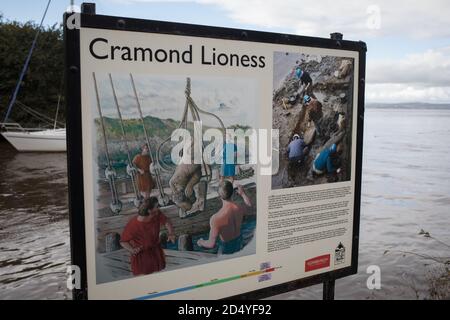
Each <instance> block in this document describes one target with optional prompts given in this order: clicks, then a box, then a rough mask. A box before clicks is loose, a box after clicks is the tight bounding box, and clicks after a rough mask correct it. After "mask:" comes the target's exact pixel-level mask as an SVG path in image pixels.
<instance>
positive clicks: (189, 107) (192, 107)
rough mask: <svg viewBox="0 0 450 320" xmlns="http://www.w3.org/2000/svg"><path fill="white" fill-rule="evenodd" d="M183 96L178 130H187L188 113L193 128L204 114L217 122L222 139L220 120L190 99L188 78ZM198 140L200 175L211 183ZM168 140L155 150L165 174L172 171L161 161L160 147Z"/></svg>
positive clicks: (223, 132) (165, 141) (223, 131)
mask: <svg viewBox="0 0 450 320" xmlns="http://www.w3.org/2000/svg"><path fill="white" fill-rule="evenodd" d="M185 96H186V103H185V107H184V111H183V116H182V118H181V121H180V124H179V126H178V128H184V129H187V127H188V116H189V112H190V114H191V117H192V120H193V122H194V126H195V125H196V124H197V123H201V118H200V114H204V115H207V116H211V117H213V118H215V119H216V120H217V121H218V122H219V125H220V129H221V131H222V135H223V137H224V136H225V130H226V129H225V125H224V124H223V121H222V119H220V118H219V117H218V116H217V115H215V114H214V113H211V112H208V111H205V110H203V109H201V108H199V107H198V105H197V104H196V103H195V101H194V99H192V97H191V79H190V78H189V77H188V78H186V89H185ZM200 129H201V128H200ZM200 132H202V131H200ZM199 138H200V141H202V154H201V157H202V175H203V176H204V177H206V179H207V181H211V177H212V173H211V170H210V168H209V166H207V165H206V163H205V159H204V152H203V151H204V143H203V139H202V137H199ZM170 140H171V137H168V138H166V139H165V140H164V141H163V142H162V143H161V144H160V145H159V147H158V149H157V153H156V162H157V164H158V166H160V167H161V168H163V170H165V171H167V172H171V171H173V170H172V168H170V167H168V166H166V165H165V163H164V161H163V160H162V159H161V150H162V147H163V146H164V145H165V144H166V143H167V142H168V141H170Z"/></svg>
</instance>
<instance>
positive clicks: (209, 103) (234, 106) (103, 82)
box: [97, 74, 258, 127]
mask: <svg viewBox="0 0 450 320" xmlns="http://www.w3.org/2000/svg"><path fill="white" fill-rule="evenodd" d="M112 77H113V79H114V80H113V81H114V88H115V90H116V94H117V97H118V102H119V104H120V111H121V114H122V117H123V118H138V117H139V113H138V109H137V104H136V100H135V96H134V94H133V89H132V87H131V82H130V78H129V75H124V74H113V75H112ZM134 80H135V83H136V89H137V90H138V94H139V99H140V103H141V107H142V112H143V115H144V116H147V115H151V116H154V117H158V118H161V119H169V118H170V119H174V120H176V121H180V120H181V117H182V113H183V110H184V106H185V103H186V97H185V93H184V92H185V87H186V78H185V77H182V76H163V75H135V76H134ZM97 82H98V88H99V95H100V99H101V104H102V112H103V115H104V116H106V117H114V118H117V117H118V116H117V109H116V105H115V103H114V99H113V94H112V88H111V83H110V81H109V78H108V77H107V75H106V74H97ZM191 97H192V98H193V99H194V101H195V102H196V104H197V105H198V107H199V108H201V109H203V110H205V111H207V112H212V113H214V114H215V115H217V116H219V117H220V118H221V120H222V121H223V122H224V124H225V126H227V127H228V126H231V125H235V124H240V125H248V126H250V127H256V123H257V122H256V117H255V114H257V112H258V99H257V84H256V82H255V81H252V80H250V79H247V78H227V77H201V76H195V77H193V78H192V84H191ZM221 105H222V108H220V106H221ZM200 116H201V120H202V121H203V123H204V124H205V125H207V126H215V127H217V126H219V123H218V122H217V120H216V119H215V118H213V117H211V116H208V115H204V114H201V115H200ZM189 119H191V115H189Z"/></svg>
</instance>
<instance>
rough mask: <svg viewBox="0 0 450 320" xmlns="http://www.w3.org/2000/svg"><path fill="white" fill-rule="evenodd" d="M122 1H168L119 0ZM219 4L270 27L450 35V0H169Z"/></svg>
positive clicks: (236, 16)
mask: <svg viewBox="0 0 450 320" xmlns="http://www.w3.org/2000/svg"><path fill="white" fill-rule="evenodd" d="M115 1H116V2H122V3H143V2H160V3H162V2H164V1H156V0H115ZM166 2H172V3H173V2H180V3H186V2H193V3H200V4H209V5H214V6H217V7H219V8H221V9H222V10H224V11H225V12H227V14H228V16H229V17H230V18H231V19H233V20H234V21H236V22H238V23H242V24H247V25H254V26H257V27H260V28H264V29H266V30H268V29H270V28H283V29H287V30H292V32H295V33H298V34H304V35H312V36H328V35H329V33H330V32H334V31H339V32H342V33H344V35H345V36H346V38H348V39H353V38H358V37H361V38H362V37H367V36H402V37H403V36H409V37H412V38H435V37H450V19H448V13H449V12H450V1H448V0H434V1H432V2H431V1H422V0H414V1H412V0H408V1H407V0H396V1H391V0H379V1H374V0H346V1H335V0H316V1H305V0H283V1H279V0H246V1H242V0H192V1H187V0H178V1H173V0H169V1H166Z"/></svg>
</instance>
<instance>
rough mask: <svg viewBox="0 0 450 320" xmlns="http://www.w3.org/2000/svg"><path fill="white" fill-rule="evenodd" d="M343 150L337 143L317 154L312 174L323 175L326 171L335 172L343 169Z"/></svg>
mask: <svg viewBox="0 0 450 320" xmlns="http://www.w3.org/2000/svg"><path fill="white" fill-rule="evenodd" d="M341 152H342V150H341V148H340V146H339V148H338V147H337V145H336V144H335V143H333V144H332V145H331V147H329V148H326V149H324V150H322V151H321V152H320V153H318V154H317V156H316V158H315V159H314V161H313V164H312V170H311V174H312V176H314V175H322V174H324V173H328V174H334V173H339V172H340V171H341V169H340V166H341V161H340V154H341Z"/></svg>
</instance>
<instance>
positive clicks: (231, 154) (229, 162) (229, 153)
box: [220, 133, 237, 183]
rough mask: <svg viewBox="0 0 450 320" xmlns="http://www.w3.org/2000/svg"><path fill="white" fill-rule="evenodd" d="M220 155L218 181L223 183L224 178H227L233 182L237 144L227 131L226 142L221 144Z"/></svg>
mask: <svg viewBox="0 0 450 320" xmlns="http://www.w3.org/2000/svg"><path fill="white" fill-rule="evenodd" d="M222 157H223V158H222V161H223V164H222V172H221V176H220V182H221V183H223V182H224V181H225V180H229V181H230V182H231V183H233V182H234V177H235V175H236V163H237V146H236V144H235V143H234V141H233V139H232V137H231V135H230V134H229V133H227V135H226V142H225V143H224V144H223V152H222Z"/></svg>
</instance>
